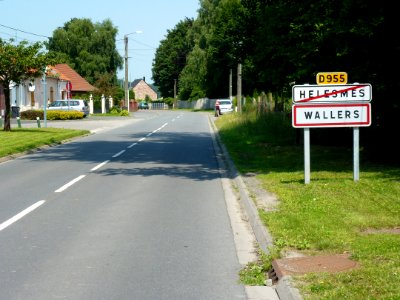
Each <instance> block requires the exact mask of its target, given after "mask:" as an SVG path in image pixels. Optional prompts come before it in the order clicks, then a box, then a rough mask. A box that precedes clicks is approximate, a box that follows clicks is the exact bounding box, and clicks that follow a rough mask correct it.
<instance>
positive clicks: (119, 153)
mask: <svg viewBox="0 0 400 300" xmlns="http://www.w3.org/2000/svg"><path fill="white" fill-rule="evenodd" d="M125 151H126V150H122V151H119V152H118V153H117V154H114V155H113V156H112V157H113V158H116V157H118V156H120V155H121V154H122V153H124V152H125Z"/></svg>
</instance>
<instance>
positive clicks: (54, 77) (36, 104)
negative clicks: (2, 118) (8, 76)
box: [0, 64, 95, 115]
mask: <svg viewBox="0 0 400 300" xmlns="http://www.w3.org/2000/svg"><path fill="white" fill-rule="evenodd" d="M69 83H70V86H71V92H72V93H71V94H72V96H73V94H74V93H78V92H79V93H90V92H92V91H94V90H95V87H94V86H92V85H91V84H89V83H88V82H87V81H86V80H85V79H84V78H83V77H81V76H80V75H79V74H78V73H77V72H75V71H74V70H73V69H72V68H71V67H70V66H68V65H67V64H58V65H55V66H49V67H48V68H47V72H46V80H45V81H44V80H43V77H38V78H35V79H34V80H33V81H25V82H23V83H21V84H20V85H17V86H13V87H12V89H11V91H10V99H11V106H12V107H13V106H17V107H19V110H20V111H24V110H29V109H42V108H43V104H44V102H45V100H44V99H45V98H46V102H47V104H49V103H51V102H53V101H54V100H57V99H66V98H67V97H68V90H67V84H69ZM71 94H70V95H71ZM4 110H5V98H4V92H3V89H2V88H1V87H0V115H4Z"/></svg>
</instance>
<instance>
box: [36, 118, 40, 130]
mask: <svg viewBox="0 0 400 300" xmlns="http://www.w3.org/2000/svg"><path fill="white" fill-rule="evenodd" d="M36 122H37V127H38V128H40V118H39V117H36Z"/></svg>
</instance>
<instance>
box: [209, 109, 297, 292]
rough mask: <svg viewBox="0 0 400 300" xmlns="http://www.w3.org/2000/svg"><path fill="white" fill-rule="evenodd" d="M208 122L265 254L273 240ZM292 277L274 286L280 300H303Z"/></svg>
mask: <svg viewBox="0 0 400 300" xmlns="http://www.w3.org/2000/svg"><path fill="white" fill-rule="evenodd" d="M209 121H210V124H211V127H212V129H213V130H214V135H215V140H216V141H217V143H218V146H219V147H220V149H221V151H222V154H223V157H222V159H223V161H224V162H225V165H226V166H227V168H228V173H229V176H230V177H231V179H232V180H233V181H234V182H235V184H236V185H237V187H238V190H239V195H240V203H241V205H242V206H243V208H244V210H245V212H246V214H247V217H248V218H249V222H250V224H251V227H252V229H253V232H254V235H255V237H256V240H257V243H258V244H259V247H260V248H261V250H262V251H264V252H265V253H267V254H268V253H269V247H270V246H272V245H273V238H272V236H271V234H270V233H269V231H268V229H267V228H266V227H265V225H264V224H263V223H262V221H261V219H260V217H259V214H258V210H257V207H256V205H255V203H254V202H253V200H252V199H251V197H250V193H249V191H248V189H247V187H246V185H245V183H244V181H243V179H242V177H241V175H240V173H239V172H238V170H237V169H236V167H235V164H234V163H233V161H232V159H231V157H230V155H229V153H228V151H227V149H226V147H225V145H224V144H223V143H222V141H221V138H220V136H219V134H218V129H217V127H216V126H215V124H214V120H213V118H212V117H211V116H209ZM291 281H292V277H291V276H284V277H282V278H281V279H279V281H278V283H277V285H276V292H277V294H278V296H279V299H281V300H301V299H303V298H302V296H301V295H300V292H299V290H298V289H296V288H294V287H293V286H292V285H291Z"/></svg>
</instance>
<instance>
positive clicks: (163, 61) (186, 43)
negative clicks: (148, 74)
mask: <svg viewBox="0 0 400 300" xmlns="http://www.w3.org/2000/svg"><path fill="white" fill-rule="evenodd" d="M192 26H193V20H192V19H189V18H186V19H185V20H183V21H180V22H179V23H178V24H177V25H176V26H175V28H174V29H173V30H168V34H167V36H166V38H165V39H164V40H162V41H161V43H160V46H159V47H158V48H157V50H156V54H155V58H154V62H153V69H152V72H153V80H154V84H155V85H156V86H157V87H158V89H159V91H160V92H161V95H162V96H163V97H173V96H174V84H175V80H177V79H178V78H179V76H180V74H181V72H182V69H183V68H184V66H185V64H186V59H187V55H188V54H189V53H190V51H191V50H192V48H193V40H192V39H191V37H190V35H188V31H189V30H190V28H191V27H192Z"/></svg>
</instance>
